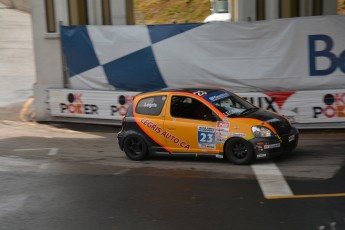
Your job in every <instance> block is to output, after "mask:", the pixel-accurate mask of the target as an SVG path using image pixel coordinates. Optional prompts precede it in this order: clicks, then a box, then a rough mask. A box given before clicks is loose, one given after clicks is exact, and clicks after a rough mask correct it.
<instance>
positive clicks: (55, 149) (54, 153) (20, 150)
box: [13, 148, 59, 156]
mask: <svg viewBox="0 0 345 230" xmlns="http://www.w3.org/2000/svg"><path fill="white" fill-rule="evenodd" d="M37 150H49V152H48V153H47V155H48V156H55V155H56V154H57V153H58V151H59V149H58V148H38V149H14V150H13V151H15V152H23V151H37Z"/></svg>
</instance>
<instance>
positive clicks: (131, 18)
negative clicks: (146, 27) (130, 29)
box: [126, 0, 135, 25]
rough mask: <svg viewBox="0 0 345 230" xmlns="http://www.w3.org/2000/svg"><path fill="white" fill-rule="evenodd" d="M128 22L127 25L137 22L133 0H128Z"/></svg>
mask: <svg viewBox="0 0 345 230" xmlns="http://www.w3.org/2000/svg"><path fill="white" fill-rule="evenodd" d="M126 23H127V25H134V24H135V19H134V5H133V0H126Z"/></svg>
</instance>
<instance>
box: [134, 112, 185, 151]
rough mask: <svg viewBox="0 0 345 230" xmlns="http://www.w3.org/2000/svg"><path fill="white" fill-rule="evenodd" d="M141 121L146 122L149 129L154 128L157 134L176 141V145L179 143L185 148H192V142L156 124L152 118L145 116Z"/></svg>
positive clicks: (173, 141)
mask: <svg viewBox="0 0 345 230" xmlns="http://www.w3.org/2000/svg"><path fill="white" fill-rule="evenodd" d="M140 122H141V123H142V124H144V125H145V126H146V127H148V128H149V129H151V130H153V131H154V132H156V133H157V134H159V135H161V136H162V137H164V138H165V139H166V140H167V141H170V142H172V143H174V144H176V145H178V146H180V147H182V148H184V149H187V150H188V149H189V148H190V144H189V143H188V142H187V141H183V140H181V139H180V138H178V137H177V136H175V135H173V134H171V133H170V132H168V131H166V130H164V129H163V128H162V127H160V126H158V125H156V124H155V123H154V122H152V121H151V120H149V119H146V118H143V119H141V120H140Z"/></svg>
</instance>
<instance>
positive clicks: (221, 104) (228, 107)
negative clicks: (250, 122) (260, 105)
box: [203, 90, 257, 117]
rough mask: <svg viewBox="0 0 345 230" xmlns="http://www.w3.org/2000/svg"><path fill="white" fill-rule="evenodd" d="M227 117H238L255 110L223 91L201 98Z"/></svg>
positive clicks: (247, 103)
mask: <svg viewBox="0 0 345 230" xmlns="http://www.w3.org/2000/svg"><path fill="white" fill-rule="evenodd" d="M203 98H205V99H206V100H207V101H208V102H210V103H211V104H212V105H214V106H215V107H216V108H217V109H218V110H219V111H221V112H222V113H223V114H224V115H225V116H227V117H238V116H240V115H244V114H247V113H251V112H253V111H256V110H257V108H256V107H255V106H253V105H252V104H250V103H249V102H247V101H246V100H244V99H242V98H241V97H239V96H237V95H235V94H233V93H230V92H228V91H225V90H220V91H217V92H214V93H211V94H207V95H205V96H203Z"/></svg>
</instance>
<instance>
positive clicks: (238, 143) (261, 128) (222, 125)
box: [117, 88, 298, 164]
mask: <svg viewBox="0 0 345 230" xmlns="http://www.w3.org/2000/svg"><path fill="white" fill-rule="evenodd" d="M117 139H118V143H119V146H120V148H121V150H123V151H124V152H125V153H126V155H127V157H128V158H130V159H132V160H143V159H145V158H146V157H147V156H148V155H149V154H172V155H175V154H187V155H188V154H193V155H196V156H198V155H209V156H215V157H218V158H223V157H224V156H225V157H226V158H227V159H228V160H230V161H231V162H233V163H235V164H249V163H251V162H252V161H253V160H254V159H259V158H269V157H272V156H274V155H277V154H279V153H283V152H289V151H292V150H293V149H295V148H296V146H297V143H298V130H297V129H296V128H294V127H292V126H291V124H290V123H289V121H288V120H287V119H286V118H285V117H284V116H282V115H279V114H276V113H273V112H270V111H267V110H264V109H261V108H258V107H256V106H254V105H252V104H251V103H249V102H248V101H246V100H244V99H243V98H242V97H240V96H238V95H236V94H234V93H232V92H230V91H227V90H225V89H219V88H183V89H163V90H160V91H156V92H149V93H142V94H139V95H137V96H135V98H134V100H133V102H132V104H131V105H130V106H129V108H128V111H127V114H126V116H125V117H124V118H123V121H122V130H121V131H120V132H119V133H118V135H117Z"/></svg>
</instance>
